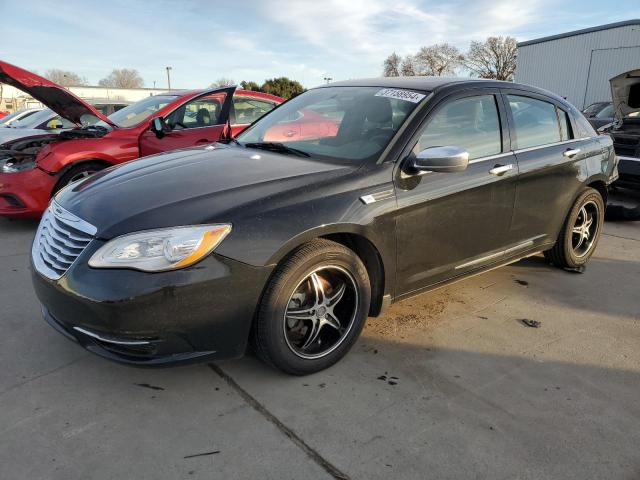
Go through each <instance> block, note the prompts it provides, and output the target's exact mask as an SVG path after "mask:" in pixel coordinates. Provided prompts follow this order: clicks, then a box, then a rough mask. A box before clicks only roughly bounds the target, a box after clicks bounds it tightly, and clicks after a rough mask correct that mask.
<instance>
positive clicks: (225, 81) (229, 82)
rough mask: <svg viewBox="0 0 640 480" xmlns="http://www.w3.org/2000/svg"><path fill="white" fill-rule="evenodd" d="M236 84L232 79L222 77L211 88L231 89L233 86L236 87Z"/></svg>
mask: <svg viewBox="0 0 640 480" xmlns="http://www.w3.org/2000/svg"><path fill="white" fill-rule="evenodd" d="M235 84H236V82H234V81H233V80H232V79H230V78H224V77H222V78H219V79H218V80H216V81H215V82H213V83H212V84H211V88H219V87H230V86H231V85H235Z"/></svg>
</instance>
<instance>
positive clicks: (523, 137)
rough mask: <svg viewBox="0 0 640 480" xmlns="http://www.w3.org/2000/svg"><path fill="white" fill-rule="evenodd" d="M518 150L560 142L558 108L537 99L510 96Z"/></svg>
mask: <svg viewBox="0 0 640 480" xmlns="http://www.w3.org/2000/svg"><path fill="white" fill-rule="evenodd" d="M507 97H508V99H509V107H510V108H511V114H512V116H513V123H514V129H515V133H516V140H517V144H518V149H523V148H532V147H538V146H542V145H549V144H552V143H557V142H560V141H561V139H562V132H561V129H560V124H559V122H558V114H557V113H556V106H555V105H554V104H553V103H549V102H545V101H543V100H538V99H536V98H530V97H522V96H518V95H508V96H507Z"/></svg>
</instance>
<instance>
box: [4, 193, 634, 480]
mask: <svg viewBox="0 0 640 480" xmlns="http://www.w3.org/2000/svg"><path fill="white" fill-rule="evenodd" d="M620 198H621V200H622V201H624V202H629V201H631V202H632V203H633V202H635V201H637V198H636V197H634V196H630V197H629V196H622V197H620ZM34 230H35V223H33V222H22V221H21V222H17V221H12V222H10V221H7V220H0V238H1V239H2V245H3V247H4V248H3V250H2V253H0V305H1V308H0V347H1V348H0V361H1V364H2V366H3V368H2V369H1V370H0V478H3V479H4V478H6V479H12V480H13V479H29V480H34V479H65V480H68V479H76V478H78V479H85V478H92V479H111V478H114V479H115V478H117V479H123V478H136V479H146V478H148V479H152V478H153V479H160V478H162V479H164V478H170V479H177V478H185V479H191V478H273V479H287V478H291V479H302V478H304V479H315V478H318V479H322V478H340V477H341V476H343V477H348V478H353V479H388V478H394V479H395V478H398V479H405V478H407V479H413V478H438V479H447V478H452V479H453V478H491V479H502V478H504V479H507V478H508V479H514V478H519V479H536V480H537V479H558V478H563V479H573V478H575V479H581V480H582V479H590V478H593V479H600V478H612V479H613V478H616V479H617V478H621V479H627V478H629V479H631V478H638V477H640V453H639V452H638V448H637V446H638V445H640V402H639V401H638V398H640V349H638V345H639V344H640V296H639V290H638V287H639V285H640V280H639V279H640V225H639V224H638V222H635V223H632V222H628V223H623V222H620V223H607V225H606V227H605V235H603V237H602V239H601V242H600V245H599V247H598V250H597V252H596V255H595V257H594V258H593V259H592V261H591V262H590V264H589V266H588V268H587V270H586V272H585V273H584V274H582V275H580V274H571V273H567V272H564V271H560V270H557V269H554V268H551V267H549V266H547V265H546V264H545V263H544V262H543V261H542V259H541V258H537V257H536V258H531V259H528V260H524V261H521V262H519V263H517V264H515V265H512V266H509V267H506V268H502V269H499V270H495V271H492V272H489V273H486V274H484V275H480V276H477V277H474V278H471V279H468V280H465V281H463V282H460V283H458V284H455V285H452V286H449V287H447V288H444V289H441V290H438V291H436V292H432V293H428V294H424V295H421V296H418V297H415V298H412V299H409V300H406V301H404V302H402V303H400V304H397V305H395V306H393V307H392V308H391V309H390V310H389V311H388V312H387V313H386V314H385V315H384V316H383V317H381V318H378V319H370V321H369V323H368V325H367V327H366V329H365V331H364V333H363V336H362V338H361V340H360V341H359V342H358V343H357V344H356V346H355V347H354V349H353V350H352V352H351V353H350V354H349V355H348V356H347V357H346V358H345V359H344V360H343V361H342V362H340V363H339V364H338V365H336V366H335V367H333V368H331V369H329V370H327V371H325V372H322V373H319V374H316V375H312V376H309V377H304V378H294V377H288V376H285V375H282V374H280V373H278V372H276V371H273V370H271V369H269V368H267V367H265V366H264V365H262V364H261V363H259V362H258V361H257V360H255V359H254V358H251V357H247V358H245V359H242V360H239V361H229V362H220V363H219V364H217V365H215V366H208V365H199V366H190V367H182V368H173V369H163V370H147V369H134V368H129V367H124V366H120V365H116V364H113V363H110V362H107V361H105V360H102V359H100V358H97V357H94V356H92V355H90V354H88V353H86V352H85V351H84V350H82V349H80V348H79V347H78V346H76V345H74V344H72V343H71V342H69V341H68V340H66V339H65V338H63V337H62V336H60V335H59V334H57V333H56V332H55V331H53V330H52V329H51V328H50V327H49V326H48V325H46V324H45V323H44V321H42V319H41V317H40V311H39V306H38V304H37V301H36V299H35V296H34V295H33V293H32V289H31V285H30V281H29V272H28V250H29V243H30V240H31V237H32V235H33V233H34ZM522 319H532V320H538V321H540V322H541V327H540V328H537V329H536V328H530V327H527V326H525V325H523V324H522V322H521V320H522ZM214 452H216V453H214Z"/></svg>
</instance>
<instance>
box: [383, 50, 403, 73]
mask: <svg viewBox="0 0 640 480" xmlns="http://www.w3.org/2000/svg"><path fill="white" fill-rule="evenodd" d="M401 63H402V58H401V57H400V55H398V54H397V53H396V52H393V53H392V54H391V55H389V56H388V57H387V58H386V59H385V61H384V63H383V70H382V76H383V77H399V76H400V64H401Z"/></svg>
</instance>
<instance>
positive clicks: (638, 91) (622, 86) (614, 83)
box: [609, 70, 640, 122]
mask: <svg viewBox="0 0 640 480" xmlns="http://www.w3.org/2000/svg"><path fill="white" fill-rule="evenodd" d="M609 84H610V86H611V99H612V100H613V110H614V112H615V119H616V121H617V122H622V120H623V119H624V117H625V116H626V115H628V114H629V113H631V112H633V111H637V110H640V70H630V71H628V72H625V73H623V74H621V75H617V76H615V77H613V78H612V79H611V80H609Z"/></svg>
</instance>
